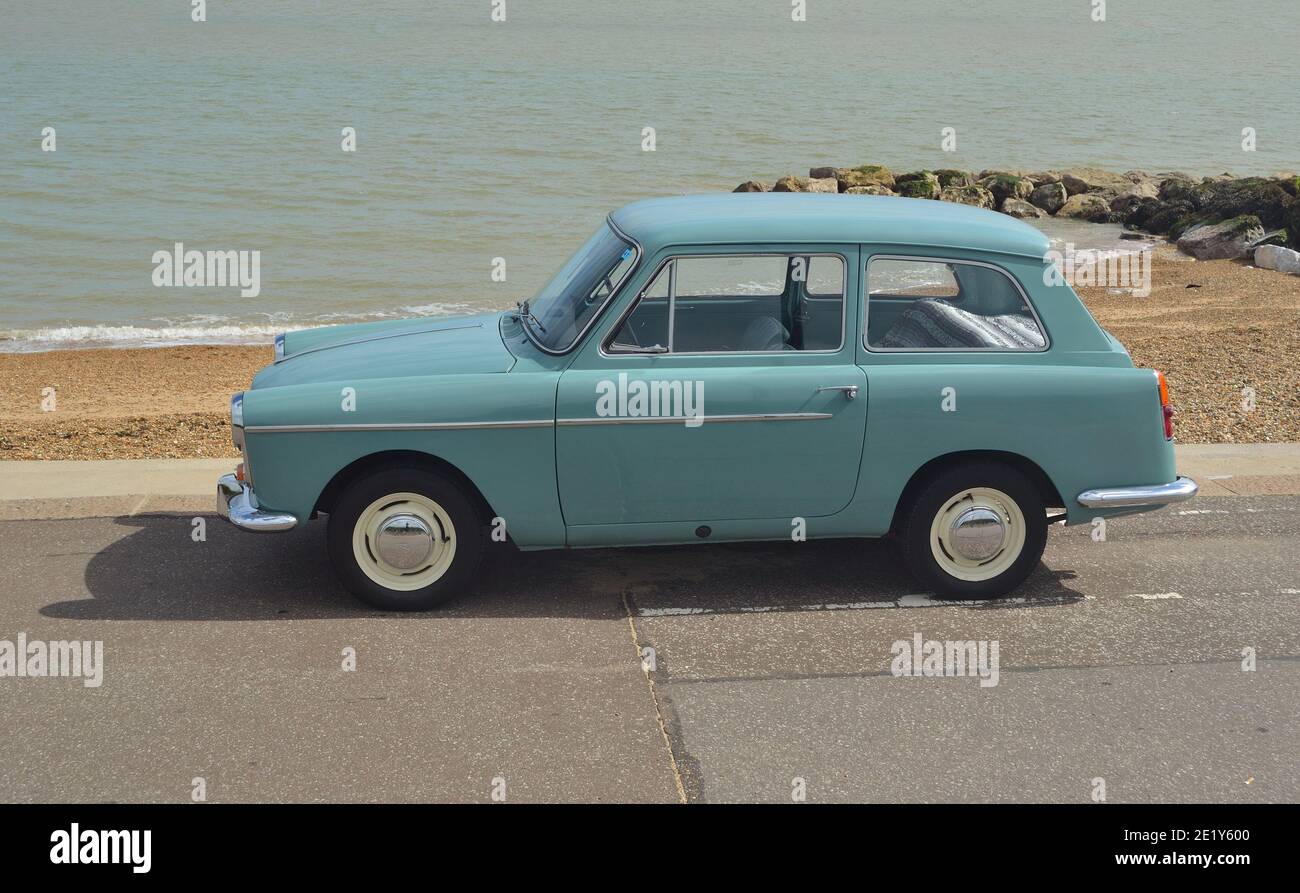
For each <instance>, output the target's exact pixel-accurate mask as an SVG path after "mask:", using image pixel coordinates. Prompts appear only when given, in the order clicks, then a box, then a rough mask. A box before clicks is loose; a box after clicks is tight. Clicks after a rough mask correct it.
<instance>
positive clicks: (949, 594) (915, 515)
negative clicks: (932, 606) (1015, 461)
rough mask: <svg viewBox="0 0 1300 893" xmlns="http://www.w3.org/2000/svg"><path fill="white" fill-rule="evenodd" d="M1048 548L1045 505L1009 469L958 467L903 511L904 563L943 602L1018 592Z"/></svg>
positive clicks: (931, 484) (940, 476)
mask: <svg viewBox="0 0 1300 893" xmlns="http://www.w3.org/2000/svg"><path fill="white" fill-rule="evenodd" d="M1046 544H1047V514H1046V509H1045V508H1044V506H1043V500H1042V497H1041V496H1039V494H1038V491H1037V489H1036V488H1035V487H1034V485H1033V484H1032V483H1030V482H1029V480H1027V479H1026V478H1025V476H1024V475H1022V474H1020V472H1018V471H1016V470H1015V469H1013V468H1010V467H1008V466H1006V465H1001V464H997V463H990V462H983V463H972V464H969V465H962V466H958V467H955V468H952V469H949V470H948V471H944V472H941V473H939V474H938V475H936V476H935V477H934V478H933V479H932V480H931V481H930V482H929V483H928V484H926V485H925V486H924V487H922V488H921V491H920V492H919V493H918V494H917V496H916V498H915V499H914V500H913V501H912V504H911V505H910V506H909V507H908V509H907V511H906V513H905V515H904V520H903V524H902V529H901V530H900V533H899V545H900V548H901V552H902V556H903V560H904V563H905V564H906V565H907V568H908V570H910V571H911V572H912V575H913V576H914V577H916V579H917V580H918V581H919V582H920V583H921V584H922V585H924V586H926V587H927V588H929V589H932V590H934V592H936V593H937V594H939V595H941V596H944V597H946V598H966V599H981V598H996V597H998V596H1001V595H1006V594H1007V593H1008V592H1010V591H1011V590H1012V589H1014V588H1015V587H1017V586H1019V585H1020V584H1021V583H1022V582H1023V581H1024V579H1025V578H1026V577H1028V576H1029V574H1030V572H1031V571H1032V570H1033V569H1034V567H1035V566H1036V565H1037V564H1038V561H1039V559H1041V558H1042V556H1043V548H1044V547H1045V546H1046Z"/></svg>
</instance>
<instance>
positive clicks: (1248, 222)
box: [1178, 214, 1264, 260]
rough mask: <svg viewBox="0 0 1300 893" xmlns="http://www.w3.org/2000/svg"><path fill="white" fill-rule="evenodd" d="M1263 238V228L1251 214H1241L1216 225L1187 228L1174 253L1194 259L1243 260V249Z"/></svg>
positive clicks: (1205, 224) (1204, 224)
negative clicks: (1187, 255) (1178, 252)
mask: <svg viewBox="0 0 1300 893" xmlns="http://www.w3.org/2000/svg"><path fill="white" fill-rule="evenodd" d="M1263 235H1264V226H1263V225H1262V224H1261V223H1260V221H1259V218H1258V217H1256V216H1254V215H1253V214H1243V215H1241V216H1240V217H1233V218H1232V219H1231V220H1224V221H1222V222H1220V223H1202V224H1198V225H1196V226H1192V227H1190V228H1188V229H1187V230H1186V231H1185V232H1184V233H1183V234H1182V236H1180V237H1179V239H1178V250H1179V251H1184V252H1186V253H1187V254H1190V255H1191V256H1192V257H1194V258H1196V259H1197V260H1219V259H1221V258H1238V257H1245V256H1246V254H1247V246H1248V245H1250V243H1251V242H1253V241H1255V240H1256V239H1259V238H1262V237H1263Z"/></svg>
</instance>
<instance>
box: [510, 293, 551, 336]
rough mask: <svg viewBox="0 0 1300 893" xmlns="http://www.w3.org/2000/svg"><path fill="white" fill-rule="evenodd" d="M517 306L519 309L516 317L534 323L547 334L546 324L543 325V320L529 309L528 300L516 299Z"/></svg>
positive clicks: (521, 320)
mask: <svg viewBox="0 0 1300 893" xmlns="http://www.w3.org/2000/svg"><path fill="white" fill-rule="evenodd" d="M515 308H516V309H517V312H516V313H515V319H517V320H519V321H520V322H525V323H532V324H533V325H535V326H537V328H538V330H539V331H541V333H542V334H543V335H545V334H546V326H544V325H542V321H541V320H540V319H538V318H537V317H536V316H534V315H533V312H532V311H531V310H529V309H528V302H527V301H516V302H515ZM524 328H525V329H527V326H525V327H524Z"/></svg>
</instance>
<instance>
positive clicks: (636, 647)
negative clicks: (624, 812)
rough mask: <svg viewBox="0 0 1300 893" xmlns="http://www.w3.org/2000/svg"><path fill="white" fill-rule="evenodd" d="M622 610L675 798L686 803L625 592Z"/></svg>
mask: <svg viewBox="0 0 1300 893" xmlns="http://www.w3.org/2000/svg"><path fill="white" fill-rule="evenodd" d="M623 611H624V612H625V613H626V614H627V629H628V634H629V635H630V636H631V638H632V650H633V651H634V652H636V659H637V663H639V664H640V665H641V675H643V676H644V677H645V681H646V685H647V686H648V687H649V689H650V702H651V703H652V704H654V708H655V721H656V722H658V723H659V734H660V736H662V737H663V739H664V750H665V751H667V752H668V765H669V767H670V768H671V769H672V773H673V784H674V785H676V786H677V799H678V802H680V803H687V802H689V801H688V800H687V799H686V787H685V786H684V785H683V784H682V774H681V772H680V771H679V770H678V768H677V757H676V755H675V754H674V753H673V744H672V741H671V740H669V738H668V729H667V727H666V726H665V725H664V712H663V708H662V706H661V705H660V703H659V692H658V691H656V690H655V681H654V679H653V678H651V676H650V671H649V670H647V669H646V665H645V657H644V652H643V651H642V650H641V641H640V638H639V637H638V636H637V631H636V620H635V618H634V616H633V613H632V606H631V605H629V604H628V601H627V593H623Z"/></svg>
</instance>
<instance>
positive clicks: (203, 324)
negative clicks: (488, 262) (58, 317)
mask: <svg viewBox="0 0 1300 893" xmlns="http://www.w3.org/2000/svg"><path fill="white" fill-rule="evenodd" d="M472 309H473V308H471V307H470V305H468V304H456V303H445V304H444V303H435V304H421V305H418V306H411V307H401V308H398V309H397V310H395V311H373V312H369V313H322V314H318V315H316V316H314V317H312V318H310V319H302V318H297V319H281V320H278V321H276V322H275V324H268V323H265V322H261V323H239V322H234V321H224V320H223V319H222V318H221V317H212V316H205V317H202V318H196V319H194V320H190V321H187V322H185V323H174V324H168V323H164V324H161V325H63V326H50V327H48V328H38V329H10V330H8V331H0V353H37V352H40V351H46V350H69V349H90V348H105V347H176V346H180V345H187V344H248V345H255V344H270V343H271V340H272V339H273V338H274V337H275V336H276V335H277V334H278V333H280V332H292V331H297V330H299V329H309V328H313V327H316V326H329V325H341V324H344V323H357V322H375V321H378V320H384V319H401V318H406V317H421V316H432V317H437V316H454V315H457V314H461V313H468V312H471V310H472Z"/></svg>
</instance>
